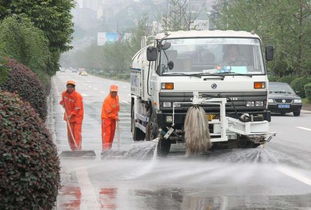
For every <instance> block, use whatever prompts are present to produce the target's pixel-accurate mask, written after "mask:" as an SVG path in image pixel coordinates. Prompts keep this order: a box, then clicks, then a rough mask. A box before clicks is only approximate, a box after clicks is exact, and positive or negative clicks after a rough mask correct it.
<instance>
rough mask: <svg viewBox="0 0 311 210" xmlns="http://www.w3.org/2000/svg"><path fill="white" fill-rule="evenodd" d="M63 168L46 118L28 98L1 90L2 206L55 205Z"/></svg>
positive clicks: (47, 206)
mask: <svg viewBox="0 0 311 210" xmlns="http://www.w3.org/2000/svg"><path fill="white" fill-rule="evenodd" d="M59 171H60V166H59V159H58V156H57V150H56V147H55V145H54V143H53V142H52V139H51V137H50V134H49V132H48V130H47V129H46V127H45V125H44V122H43V121H42V119H41V118H40V117H39V115H38V114H37V113H36V112H35V111H34V109H33V108H32V107H31V106H30V105H29V103H28V102H24V101H22V100H21V99H20V98H19V97H18V96H17V95H16V94H12V93H9V92H4V91H0V177H1V178H0V209H27V210H28V209H52V208H53V206H54V204H55V201H56V197H57V193H58V189H59V187H60V174H59Z"/></svg>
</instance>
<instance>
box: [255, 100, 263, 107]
mask: <svg viewBox="0 0 311 210" xmlns="http://www.w3.org/2000/svg"><path fill="white" fill-rule="evenodd" d="M255 106H263V101H255Z"/></svg>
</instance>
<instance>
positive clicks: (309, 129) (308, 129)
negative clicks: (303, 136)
mask: <svg viewBox="0 0 311 210" xmlns="http://www.w3.org/2000/svg"><path fill="white" fill-rule="evenodd" d="M297 128H299V129H301V130H306V131H311V128H305V127H297Z"/></svg>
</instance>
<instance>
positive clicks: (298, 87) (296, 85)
mask: <svg viewBox="0 0 311 210" xmlns="http://www.w3.org/2000/svg"><path fill="white" fill-rule="evenodd" d="M310 82H311V77H298V78H296V79H294V80H293V81H292V82H291V84H290V85H291V86H292V88H293V89H294V90H295V91H296V92H297V94H298V95H299V96H300V97H302V98H305V97H306V94H305V89H304V86H305V85H306V84H307V83H310Z"/></svg>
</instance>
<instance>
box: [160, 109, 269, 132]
mask: <svg viewBox="0 0 311 210" xmlns="http://www.w3.org/2000/svg"><path fill="white" fill-rule="evenodd" d="M244 113H248V114H249V115H253V116H254V120H255V121H256V120H257V121H261V120H267V121H270V116H271V113H270V111H269V110H263V111H245V110H244V111H237V112H228V111H227V112H226V116H228V117H232V118H235V119H238V118H239V117H240V116H241V115H242V114H244ZM186 114H187V113H186V112H175V115H174V122H175V125H174V127H175V128H176V129H183V125H184V121H185V118H186ZM206 114H207V115H213V116H216V117H217V116H219V112H207V113H206ZM172 115H173V113H172V112H161V113H158V114H157V123H158V125H159V127H160V128H162V129H163V130H166V129H167V127H170V126H172V122H171V121H170V120H171V119H172V117H173V116H172Z"/></svg>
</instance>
